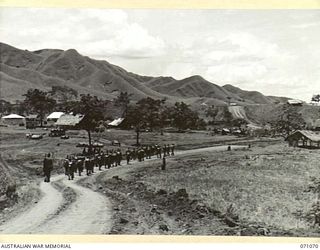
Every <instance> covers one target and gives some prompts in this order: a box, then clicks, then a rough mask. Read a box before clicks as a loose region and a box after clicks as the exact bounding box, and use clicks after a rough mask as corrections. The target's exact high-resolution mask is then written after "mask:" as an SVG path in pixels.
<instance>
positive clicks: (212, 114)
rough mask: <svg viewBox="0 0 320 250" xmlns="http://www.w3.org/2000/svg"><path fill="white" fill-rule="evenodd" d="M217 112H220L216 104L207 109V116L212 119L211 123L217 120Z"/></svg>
mask: <svg viewBox="0 0 320 250" xmlns="http://www.w3.org/2000/svg"><path fill="white" fill-rule="evenodd" d="M217 114H218V109H217V108H216V107H215V106H214V105H211V106H210V107H209V108H208V109H207V110H206V117H209V118H211V119H212V120H211V121H210V122H209V123H211V124H214V120H215V118H216V116H217Z"/></svg>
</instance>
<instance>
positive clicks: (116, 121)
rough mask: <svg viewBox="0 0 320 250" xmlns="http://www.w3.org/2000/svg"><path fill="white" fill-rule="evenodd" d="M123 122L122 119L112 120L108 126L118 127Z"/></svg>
mask: <svg viewBox="0 0 320 250" xmlns="http://www.w3.org/2000/svg"><path fill="white" fill-rule="evenodd" d="M123 120H124V118H118V119H115V120H113V121H112V122H109V123H108V125H110V126H119V125H120V123H121V122H122V121H123Z"/></svg>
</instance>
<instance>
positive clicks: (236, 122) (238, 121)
mask: <svg viewBox="0 0 320 250" xmlns="http://www.w3.org/2000/svg"><path fill="white" fill-rule="evenodd" d="M231 123H232V126H234V127H239V128H240V127H241V126H242V125H246V124H248V122H247V121H246V120H245V119H243V118H236V119H233V120H232V121H231Z"/></svg>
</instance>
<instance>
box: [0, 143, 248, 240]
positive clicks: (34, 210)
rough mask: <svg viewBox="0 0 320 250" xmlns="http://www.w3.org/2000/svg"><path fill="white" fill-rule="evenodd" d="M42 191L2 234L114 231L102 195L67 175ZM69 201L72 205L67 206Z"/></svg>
mask: <svg viewBox="0 0 320 250" xmlns="http://www.w3.org/2000/svg"><path fill="white" fill-rule="evenodd" d="M243 147H246V146H235V145H232V149H236V148H243ZM220 150H227V146H215V147H209V148H200V149H192V150H185V151H178V152H176V155H184V154H194V153H200V152H204V151H220ZM152 160H157V159H154V158H153V159H151V161H152ZM148 161H150V160H148ZM133 164H135V165H139V164H137V163H133ZM131 168H132V165H131V166H130V169H131ZM125 169H127V168H125V167H122V168H114V169H112V172H115V173H116V172H118V171H119V173H120V172H121V171H124V170H125ZM98 176H99V174H98V173H96V174H94V175H93V176H91V177H89V178H97V177H98ZM82 178H85V177H84V176H82V177H78V176H77V177H76V180H80V179H82ZM39 188H40V191H41V192H42V197H41V198H40V200H39V201H38V202H37V203H35V204H32V205H30V207H28V208H26V210H25V211H23V212H21V213H20V214H19V216H17V217H15V218H13V219H11V220H9V221H7V222H5V224H2V225H0V233H2V234H64V233H67V234H105V233H108V232H109V231H110V230H111V227H112V221H111V217H112V213H111V211H112V210H111V203H110V202H109V200H108V199H107V198H106V197H105V196H103V195H102V194H100V193H98V192H95V191H93V190H92V189H89V188H86V187H83V186H80V185H79V184H77V182H76V181H69V180H68V179H67V178H66V176H64V175H59V176H54V177H52V178H51V182H50V183H45V182H41V184H40V187H39ZM65 190H68V191H69V194H70V193H73V197H72V199H70V197H69V198H66V197H64V191H65ZM68 199H69V202H67V200H68ZM70 200H71V201H70Z"/></svg>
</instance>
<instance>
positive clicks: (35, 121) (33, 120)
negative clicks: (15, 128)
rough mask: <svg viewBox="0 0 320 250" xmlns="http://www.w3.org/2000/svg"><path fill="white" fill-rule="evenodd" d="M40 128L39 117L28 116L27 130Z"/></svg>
mask: <svg viewBox="0 0 320 250" xmlns="http://www.w3.org/2000/svg"><path fill="white" fill-rule="evenodd" d="M38 126H40V119H39V115H28V116H26V128H27V129H29V128H36V127H38Z"/></svg>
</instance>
